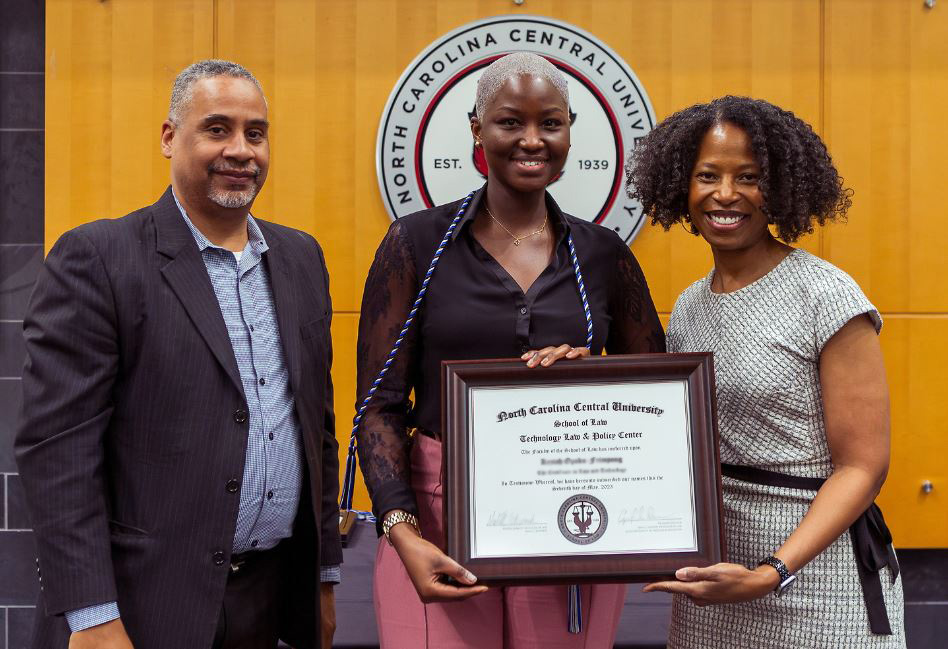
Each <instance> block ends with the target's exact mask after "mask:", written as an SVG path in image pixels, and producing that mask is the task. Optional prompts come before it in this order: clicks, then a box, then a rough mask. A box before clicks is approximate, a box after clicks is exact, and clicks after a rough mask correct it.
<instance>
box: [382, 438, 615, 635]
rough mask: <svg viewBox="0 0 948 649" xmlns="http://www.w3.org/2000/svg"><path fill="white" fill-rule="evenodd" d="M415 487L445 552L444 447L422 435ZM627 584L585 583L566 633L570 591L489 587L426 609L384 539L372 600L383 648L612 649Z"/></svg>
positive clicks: (431, 535) (422, 516) (424, 522)
mask: <svg viewBox="0 0 948 649" xmlns="http://www.w3.org/2000/svg"><path fill="white" fill-rule="evenodd" d="M411 483H412V488H413V489H414V491H415V497H416V498H417V500H418V509H419V522H420V523H421V531H422V535H423V536H424V537H425V538H426V539H428V540H429V541H431V542H432V543H434V544H435V545H437V546H438V547H440V548H442V549H444V530H443V528H442V516H441V504H442V492H441V444H440V442H437V441H435V440H433V439H431V438H430V437H426V436H425V435H417V436H416V437H415V443H414V445H413V447H412V454H411ZM625 588H626V587H625V585H623V584H596V585H584V586H583V587H582V588H581V589H580V590H581V593H582V612H583V630H582V633H579V634H573V633H569V632H568V630H567V617H566V615H567V597H566V590H567V587H566V586H529V587H516V588H492V589H491V590H489V591H488V592H486V593H484V594H483V595H477V596H475V597H472V598H471V599H468V600H465V601H462V602H450V603H435V604H424V603H422V601H421V600H420V599H419V598H418V593H417V592H416V591H415V587H414V586H413V585H412V583H411V579H410V578H409V576H408V573H407V572H406V571H405V567H404V565H403V564H402V561H401V559H399V557H398V554H397V553H396V552H395V550H394V548H392V546H391V545H389V543H388V541H386V540H385V537H381V538H380V539H379V545H378V552H377V554H376V557H375V583H374V588H373V597H374V601H375V617H376V621H377V622H378V627H379V647H380V649H541V648H542V649H611V648H612V646H613V640H614V638H615V633H616V627H617V625H618V624H619V615H620V613H621V612H622V604H623V602H624V601H625Z"/></svg>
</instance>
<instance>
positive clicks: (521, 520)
mask: <svg viewBox="0 0 948 649" xmlns="http://www.w3.org/2000/svg"><path fill="white" fill-rule="evenodd" d="M536 524H537V520H536V514H520V513H518V512H507V511H500V512H498V511H494V512H491V513H490V516H488V517H487V526H488V527H509V526H511V525H536Z"/></svg>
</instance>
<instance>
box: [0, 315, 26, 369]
mask: <svg viewBox="0 0 948 649" xmlns="http://www.w3.org/2000/svg"><path fill="white" fill-rule="evenodd" d="M25 358H26V346H25V344H24V342H23V323H22V322H20V321H19V320H13V321H7V322H0V377H17V378H19V376H20V374H22V372H23V360H24V359H25Z"/></svg>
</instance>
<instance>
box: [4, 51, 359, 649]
mask: <svg viewBox="0 0 948 649" xmlns="http://www.w3.org/2000/svg"><path fill="white" fill-rule="evenodd" d="M268 129H269V124H268V122H267V106H266V100H265V99H264V96H263V93H262V90H261V89H260V85H259V83H258V82H257V80H256V79H255V78H254V77H253V75H251V74H250V72H248V71H247V70H246V69H245V68H243V67H241V66H239V65H237V64H234V63H230V62H226V61H201V62H199V63H196V64H194V65H192V66H190V67H188V68H186V69H185V70H184V71H183V72H182V73H181V74H180V75H179V76H178V78H177V80H176V81H175V85H174V88H173V90H172V99H171V109H170V111H169V117H168V120H167V121H165V123H164V124H163V125H162V136H161V148H162V152H163V154H164V155H165V156H166V157H167V158H169V159H170V160H171V187H170V188H169V189H168V190H167V191H166V192H165V194H164V195H163V196H162V197H161V198H160V199H159V200H158V202H157V203H155V204H154V205H151V206H149V207H145V208H143V209H140V210H138V211H136V212H133V213H131V214H129V215H127V216H125V217H123V218H121V219H115V220H102V221H96V222H93V223H88V224H86V225H83V226H80V227H78V228H76V229H74V230H72V231H70V232H67V233H66V234H64V235H63V236H62V237H61V238H60V239H59V241H58V242H57V243H56V245H55V246H54V247H53V249H52V250H51V251H50V254H49V257H48V258H47V260H46V265H45V268H44V270H43V272H42V274H41V276H40V279H39V281H38V282H37V285H36V288H35V290H34V294H33V297H32V300H31V303H30V308H29V314H28V316H27V318H26V320H25V323H24V329H25V337H26V347H27V362H26V367H25V369H24V373H23V388H24V399H23V402H24V404H23V416H22V418H21V423H20V428H19V432H18V434H17V439H16V453H17V460H18V463H19V468H20V472H21V475H22V479H23V483H24V485H25V488H26V492H27V499H28V504H29V508H30V513H31V516H32V519H33V526H34V528H35V530H36V539H37V546H38V554H39V558H38V559H37V573H38V575H39V577H40V584H41V595H40V600H41V601H40V603H39V606H38V608H37V625H36V634H35V637H34V643H33V646H34V647H36V648H40V647H42V648H47V647H50V648H52V647H56V648H60V647H66V646H67V645H68V646H69V647H70V648H73V649H82V648H85V647H97V648H99V647H116V648H118V647H122V648H127V647H132V646H134V647H136V648H138V649H148V648H156V649H157V648H166V647H170V648H174V649H191V648H195V649H196V648H203V647H214V648H215V649H216V648H218V647H220V648H228V649H230V648H247V649H256V648H260V649H263V648H264V647H267V648H270V647H275V646H276V644H277V639H278V638H282V639H283V640H285V641H286V642H288V643H290V644H291V645H293V646H294V647H320V646H321V645H322V646H324V647H328V646H329V644H330V642H331V638H332V632H333V629H334V626H335V619H334V610H333V609H334V605H333V598H332V583H334V582H336V581H338V572H339V568H338V564H339V563H340V562H341V559H342V556H341V548H340V544H339V536H338V524H337V521H338V507H337V497H338V460H337V456H336V450H337V444H336V441H335V435H334V422H333V410H332V382H331V379H330V374H329V370H330V363H331V356H332V353H331V342H330V334H329V322H330V315H331V306H330V300H329V290H328V277H327V273H326V266H325V262H324V259H323V254H322V251H321V250H320V248H319V246H318V244H317V243H316V241H315V240H314V239H313V238H312V237H310V236H309V235H307V234H304V233H302V232H299V231H296V230H291V229H289V228H285V227H281V226H278V225H275V224H273V223H267V222H265V221H262V220H259V219H255V218H254V217H252V216H251V215H250V207H251V205H252V203H253V200H254V198H255V196H256V195H257V192H258V191H259V190H260V187H261V186H262V185H263V182H264V180H265V179H266V174H267V168H268V164H269V143H268Z"/></svg>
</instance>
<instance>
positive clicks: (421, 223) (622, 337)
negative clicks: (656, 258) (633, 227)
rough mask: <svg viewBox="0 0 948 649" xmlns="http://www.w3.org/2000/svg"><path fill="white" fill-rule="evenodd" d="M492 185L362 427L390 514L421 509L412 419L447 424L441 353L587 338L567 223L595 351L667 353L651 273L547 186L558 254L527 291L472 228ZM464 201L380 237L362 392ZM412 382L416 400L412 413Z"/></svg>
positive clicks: (362, 448) (498, 350) (372, 475)
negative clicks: (413, 476) (414, 480)
mask: <svg viewBox="0 0 948 649" xmlns="http://www.w3.org/2000/svg"><path fill="white" fill-rule="evenodd" d="M483 195H484V188H482V189H481V190H480V191H478V192H477V193H476V194H475V196H474V198H473V200H472V202H471V204H470V206H469V207H468V209H467V211H466V213H465V216H464V218H463V219H462V220H461V222H460V223H459V224H458V227H457V229H456V230H455V232H454V236H453V238H452V239H451V240H450V242H449V243H448V245H447V247H446V248H445V250H444V253H443V254H442V256H441V261H440V262H439V263H438V266H437V268H436V270H435V272H434V275H433V276H432V279H431V282H430V283H429V286H428V293H427V296H426V297H425V301H424V303H423V306H422V307H421V309H420V310H419V312H418V315H417V317H416V319H415V322H414V323H413V324H412V327H411V329H410V330H409V332H408V334H407V335H406V338H405V341H404V342H403V343H402V347H401V349H400V350H399V352H398V356H397V357H396V360H395V363H394V364H393V365H392V367H391V369H390V370H389V372H388V374H387V375H386V377H385V380H384V381H383V382H382V384H381V385H380V386H379V389H378V390H377V391H376V393H375V397H374V398H373V400H372V402H371V404H370V405H369V408H368V409H367V410H366V412H365V415H364V416H363V418H362V421H361V423H360V426H359V430H358V432H357V436H358V437H357V441H358V452H359V459H360V461H361V463H362V474H363V476H364V477H365V483H366V486H367V487H368V490H369V496H370V497H371V499H372V510H373V512H374V513H375V515H376V516H379V517H380V516H381V515H383V514H385V513H386V512H388V511H389V510H392V509H404V510H406V511H409V512H412V513H417V508H416V505H415V498H414V495H413V493H412V490H411V487H410V486H409V471H410V465H409V459H408V451H409V444H410V440H409V437H408V435H407V433H406V429H407V428H409V427H418V428H422V429H427V430H430V431H435V432H437V431H439V429H440V427H441V361H442V360H464V359H475V358H517V357H519V356H520V355H521V354H523V352H525V351H527V350H528V349H540V348H542V347H545V346H547V345H561V344H563V343H566V344H569V345H572V346H574V347H579V346H585V344H586V318H585V316H584V314H583V306H582V302H581V301H580V297H579V291H578V289H577V285H576V277H575V274H574V271H573V264H572V262H571V261H570V258H569V249H568V246H567V243H566V234H567V232H569V233H572V235H573V242H574V244H575V246H576V254H577V256H578V257H579V263H580V268H581V270H582V273H583V281H584V284H585V286H586V293H587V299H588V300H589V308H590V310H591V312H592V320H593V344H592V353H593V354H600V353H601V352H602V350H603V349H605V350H606V351H607V352H608V353H611V354H634V353H642V352H664V351H665V335H664V332H663V331H662V326H661V323H660V322H659V320H658V315H657V314H656V313H655V305H654V304H653V303H652V298H651V295H650V294H649V291H648V285H647V284H646V282H645V276H644V275H643V274H642V270H641V268H640V267H639V264H638V262H637V261H636V260H635V257H634V256H633V255H632V252H631V251H630V250H629V248H628V246H626V245H625V243H624V242H623V241H622V240H621V239H620V238H619V237H618V236H617V235H616V234H615V233H614V232H612V231H610V230H609V229H607V228H604V227H602V226H599V225H595V224H592V223H588V222H586V221H583V220H581V219H577V218H575V217H572V216H570V215H568V214H564V213H563V212H561V211H560V209H559V207H558V206H557V205H556V203H555V202H554V201H553V199H552V197H551V196H550V195H549V194H547V206H548V211H549V216H550V223H551V224H552V225H553V227H554V236H555V237H556V245H555V248H554V257H553V259H552V261H551V262H550V265H549V266H547V268H546V269H545V270H544V271H543V272H542V273H541V274H540V276H539V277H538V278H537V280H536V281H535V282H534V283H533V285H532V286H531V287H530V289H529V290H528V291H527V292H526V293H524V292H523V291H522V290H521V289H520V287H519V286H518V285H517V283H516V282H515V281H514V280H513V278H511V277H510V275H508V274H507V272H506V271H505V270H504V269H503V267H502V266H501V265H500V264H498V263H497V262H496V261H495V260H494V258H493V257H491V256H490V255H489V254H488V253H487V252H486V251H485V250H484V249H483V247H481V245H480V244H479V243H478V242H477V240H476V239H475V238H474V236H473V234H472V232H471V228H470V225H471V221H472V220H473V218H474V215H475V214H477V210H478V206H479V204H480V201H481V200H482V197H483ZM460 204H461V201H457V202H455V203H450V204H447V205H441V206H439V207H434V208H431V209H428V210H424V211H422V212H417V213H415V214H412V215H409V216H406V217H403V218H401V219H398V220H397V221H395V222H394V223H392V226H391V227H390V228H389V231H388V234H387V235H386V236H385V239H384V240H383V241H382V243H381V244H380V245H379V248H378V251H377V252H376V254H375V261H374V262H373V264H372V268H371V269H370V271H369V276H368V279H367V280H366V284H365V292H364V294H363V297H362V314H361V318H360V320H359V342H358V381H357V382H358V395H357V397H356V398H357V399H358V400H360V401H361V399H362V398H363V397H364V396H365V395H366V394H367V392H368V389H369V387H370V386H371V384H372V382H373V381H374V380H375V378H376V376H377V375H378V372H379V370H380V369H381V367H382V365H383V364H384V363H385V360H386V358H387V357H388V354H389V351H390V350H391V348H392V345H393V344H394V342H395V339H396V338H397V337H398V332H399V331H400V329H401V327H402V325H403V323H404V322H405V318H406V317H407V315H408V312H409V311H410V309H411V306H412V304H413V302H414V300H415V297H416V294H417V293H418V289H419V287H420V282H421V280H422V279H423V278H424V275H425V272H426V271H427V270H428V265H429V264H430V263H431V258H432V256H433V255H434V252H435V250H436V249H437V247H438V244H439V243H440V242H441V239H442V238H443V236H444V233H445V231H446V230H447V228H448V225H449V224H450V223H451V220H452V219H453V218H454V216H455V215H456V214H457V210H458V208H459V207H460ZM561 362H563V361H561ZM541 371H542V370H541ZM413 389H414V391H415V402H416V403H415V407H414V408H413V409H412V410H411V411H409V400H408V397H409V393H410V392H411V391H412V390H413ZM356 405H357V407H358V405H359V404H358V402H357V404H356Z"/></svg>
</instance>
